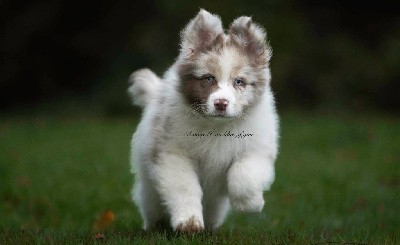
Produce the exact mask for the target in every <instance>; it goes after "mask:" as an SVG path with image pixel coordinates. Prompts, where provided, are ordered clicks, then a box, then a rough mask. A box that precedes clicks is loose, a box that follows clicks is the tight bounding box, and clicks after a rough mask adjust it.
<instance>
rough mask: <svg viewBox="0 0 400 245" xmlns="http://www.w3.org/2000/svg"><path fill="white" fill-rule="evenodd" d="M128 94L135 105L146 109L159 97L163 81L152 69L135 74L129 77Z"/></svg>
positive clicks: (141, 70)
mask: <svg viewBox="0 0 400 245" xmlns="http://www.w3.org/2000/svg"><path fill="white" fill-rule="evenodd" d="M129 83H130V86H129V88H128V93H129V95H130V96H131V98H132V102H133V104H134V105H138V106H140V107H146V106H147V105H148V104H149V102H150V101H151V100H152V99H153V98H154V97H156V96H157V93H158V90H159V88H160V85H161V79H160V78H159V77H158V76H157V75H156V74H155V73H154V72H152V71H151V70H150V69H147V68H144V69H140V70H137V71H135V72H133V73H132V74H131V75H130V77H129Z"/></svg>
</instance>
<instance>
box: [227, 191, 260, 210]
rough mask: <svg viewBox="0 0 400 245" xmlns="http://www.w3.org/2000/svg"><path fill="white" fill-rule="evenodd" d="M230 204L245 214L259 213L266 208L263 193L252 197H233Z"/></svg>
mask: <svg viewBox="0 0 400 245" xmlns="http://www.w3.org/2000/svg"><path fill="white" fill-rule="evenodd" d="M230 202H231V205H232V207H233V208H234V209H235V210H236V211H239V212H244V213H259V212H261V210H262V209H263V207H264V198H263V195H262V193H258V194H256V195H252V196H246V195H241V196H231V197H230Z"/></svg>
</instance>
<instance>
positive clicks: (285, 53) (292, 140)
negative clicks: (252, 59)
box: [0, 0, 400, 244]
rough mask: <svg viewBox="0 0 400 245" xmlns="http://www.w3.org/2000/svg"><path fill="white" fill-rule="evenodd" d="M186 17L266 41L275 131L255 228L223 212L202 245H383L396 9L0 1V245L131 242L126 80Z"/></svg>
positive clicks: (396, 177) (387, 237) (399, 57)
mask: <svg viewBox="0 0 400 245" xmlns="http://www.w3.org/2000/svg"><path fill="white" fill-rule="evenodd" d="M200 8H204V9H206V10H208V11H210V12H212V13H216V14H218V15H220V16H221V18H222V21H223V23H224V26H225V27H226V28H227V27H228V26H229V24H230V23H231V22H232V20H233V19H234V18H236V17H238V16H241V15H249V16H252V17H253V20H254V21H255V22H258V23H260V24H261V25H262V26H264V27H265V29H266V30H267V32H268V39H269V42H270V44H271V46H272V48H273V51H274V52H273V57H272V60H271V71H272V77H273V78H272V87H273V91H274V93H275V95H276V99H277V108H278V112H279V115H280V118H281V124H280V125H281V138H280V153H279V157H278V160H277V163H276V173H277V175H276V176H277V177H276V181H275V183H274V184H273V186H272V189H271V190H270V191H269V192H266V193H265V200H266V206H265V208H264V211H263V213H262V214H257V215H253V216H248V215H243V214H238V213H235V212H233V213H232V214H231V216H230V217H229V219H228V221H227V222H226V224H225V225H224V226H223V227H222V232H223V233H222V235H221V236H219V238H218V235H217V238H215V239H217V240H214V241H221V243H227V244H231V243H232V244H234V243H246V239H248V241H252V242H253V241H255V240H254V239H259V241H260V243H264V242H265V241H266V240H265V239H267V240H268V239H270V238H271V237H272V238H273V239H275V238H276V237H278V238H279V239H280V238H282V239H284V241H281V242H280V243H285V244H286V243H288V244H291V243H299V244H310V243H316V242H329V241H333V240H335V239H336V241H341V242H343V241H353V242H361V243H363V244H367V243H372V244H388V242H387V241H394V242H393V243H398V241H399V237H400V233H399V232H400V229H399V227H400V196H399V195H398V193H400V164H399V163H400V151H399V149H400V134H399V132H400V123H399V122H400V96H399V94H400V90H399V87H400V86H399V84H400V12H399V9H400V2H399V1H375V2H367V1H365V2H363V3H362V4H358V3H356V2H352V1H344V0H340V1H333V0H327V1H312V0H304V1H300V0H281V1H278V0H271V1H262V0H258V1H257V0H255V1H238V0H233V1H228V0H218V1H212V0H206V1H188V0H171V1H161V0H149V1H147V0H146V1H128V0H121V1H102V0H98V1H79V2H78V1H67V0H38V1H11V0H3V1H1V0H0V243H13V241H18V240H19V239H21V238H26V241H27V243H54V241H55V242H56V243H57V241H58V242H59V243H71V241H72V243H82V240H79V239H80V238H79V237H82V236H78V237H77V236H76V232H75V231H77V230H81V231H83V233H84V234H86V232H87V231H90V230H92V229H94V230H96V229H100V228H99V227H103V226H106V225H107V226H108V225H109V224H110V223H112V222H114V223H113V226H112V227H113V228H112V229H114V233H113V234H114V238H115V239H116V240H114V242H112V240H111V243H116V244H118V243H121V241H122V240H124V239H126V240H127V241H128V242H129V241H130V240H131V239H132V238H131V235H132V234H134V236H133V237H135V236H136V234H140V233H139V232H140V224H141V219H140V216H139V214H138V212H137V209H136V208H135V207H134V205H133V203H132V200H131V199H132V198H131V188H132V183H133V176H132V174H131V173H130V163H129V150H130V149H129V147H130V139H131V136H132V133H133V132H134V130H135V127H136V125H137V123H138V120H139V118H140V113H141V112H140V110H139V109H138V108H134V107H132V106H131V105H130V99H129V97H128V94H127V92H126V91H127V87H128V77H129V75H130V73H131V72H132V71H134V70H136V69H139V68H142V67H149V68H151V69H152V70H154V71H156V72H157V74H158V75H162V73H163V72H164V71H165V70H166V69H167V68H168V66H170V65H171V64H172V63H173V61H174V59H175V58H176V57H177V55H178V50H179V32H180V30H181V29H182V28H183V27H184V26H185V25H186V24H187V22H188V21H189V20H190V19H191V18H193V17H194V16H195V15H196V14H197V12H198V11H199V9H200ZM102 217H103V218H102ZM96 220H97V221H96ZM105 224H106V225H105ZM96 227H97V228H96ZM288 227H289V228H290V229H289V230H288ZM46 228H51V229H52V228H56V229H58V230H57V231H55V233H52V231H50V233H38V232H36V230H35V229H39V230H41V229H46ZM103 228H104V227H103ZM29 229H34V232H33V233H29V232H27V233H23V232H22V233H18V232H15V231H16V230H17V231H18V230H29ZM60 229H61V230H60ZM66 230H67V231H68V230H74V232H72V233H69V232H63V231H66ZM231 231H234V232H231ZM266 231H269V232H271V233H268V232H266ZM136 232H137V233H136ZM240 232H242V233H240ZM81 234H82V233H81ZM224 234H225V235H224ZM235 234H243V236H241V235H238V236H237V237H235ZM254 234H256V235H254ZM257 234H258V235H257ZM268 234H269V235H268ZM293 234H294V235H293ZM296 234H297V236H296ZM121 236H122V238H121ZM159 236H160V237H158V238H156V239H159V238H160V239H169V238H168V237H165V234H164V235H163V233H161V234H160V235H159ZM265 236H269V238H268V237H265ZM99 237H100V238H101V234H100V236H99ZM118 237H120V238H118ZM274 237H275V238H274ZM147 238H148V237H146V236H144V237H142V238H141V239H143V240H146V239H147ZM150 238H151V237H150ZM220 238H221V239H222V240H220ZM13 239H14V240H13ZM77 239H78V240H77ZM110 239H112V238H110ZM118 239H120V240H118ZM206 239H207V237H206ZM224 239H228V240H224ZM229 239H231V240H229ZM238 239H239V240H238ZM240 239H244V241H243V242H238V241H241V240H240ZM288 239H289V240H288ZM293 239H294V240H293ZM296 239H298V240H296ZM307 239H308V240H307ZM375 239H378V240H375ZM379 239H381V240H379ZM396 239H397V240H396ZM74 241H76V242H74ZM89 241H91V240H90V239H89ZM109 241H110V240H109ZM224 241H225V242H224ZM14 243H15V242H14ZM149 243H154V241H153V240H151V239H150V240H149ZM198 243H202V242H198ZM267 243H268V242H267ZM270 243H277V242H273V241H271V242H270ZM278 243H279V242H278ZM389 244H390V242H389Z"/></svg>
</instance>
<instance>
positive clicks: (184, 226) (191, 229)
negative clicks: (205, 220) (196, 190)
mask: <svg viewBox="0 0 400 245" xmlns="http://www.w3.org/2000/svg"><path fill="white" fill-rule="evenodd" d="M203 229H204V226H203V225H202V223H201V222H200V220H199V219H198V218H196V217H195V216H192V217H190V218H189V219H188V220H186V221H184V222H181V223H179V224H178V225H177V226H176V228H175V231H176V232H180V233H189V234H194V233H199V232H200V231H202V230H203Z"/></svg>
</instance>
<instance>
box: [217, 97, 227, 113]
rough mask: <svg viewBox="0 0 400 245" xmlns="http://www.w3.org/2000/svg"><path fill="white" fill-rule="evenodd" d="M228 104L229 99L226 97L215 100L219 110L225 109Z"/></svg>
mask: <svg viewBox="0 0 400 245" xmlns="http://www.w3.org/2000/svg"><path fill="white" fill-rule="evenodd" d="M228 104H229V101H228V100H226V99H216V100H215V101H214V106H215V109H217V110H218V111H225V110H226V107H227V106H228Z"/></svg>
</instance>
